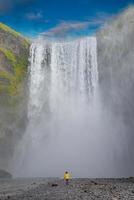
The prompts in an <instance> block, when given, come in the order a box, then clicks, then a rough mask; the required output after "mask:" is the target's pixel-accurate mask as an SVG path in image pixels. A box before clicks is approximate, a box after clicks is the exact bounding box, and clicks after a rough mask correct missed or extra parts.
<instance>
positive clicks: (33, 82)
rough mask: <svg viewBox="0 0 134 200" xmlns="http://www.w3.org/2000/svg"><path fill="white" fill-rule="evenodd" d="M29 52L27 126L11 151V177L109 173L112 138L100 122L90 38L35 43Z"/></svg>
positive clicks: (93, 48) (93, 46)
mask: <svg viewBox="0 0 134 200" xmlns="http://www.w3.org/2000/svg"><path fill="white" fill-rule="evenodd" d="M30 52H31V54H30V63H31V65H30V68H29V105H28V119H29V122H28V127H27V131H26V133H25V135H24V138H23V140H22V142H21V145H19V148H18V149H17V150H16V154H15V163H17V165H16V166H17V167H14V174H15V175H17V176H47V177H48V176H61V175H62V174H63V172H64V171H65V170H69V171H71V172H72V173H73V175H74V176H76V177H84V176H85V177H87V176H88V177H89V176H90V177H91V176H92V177H100V176H105V175H106V174H109V176H110V175H111V174H114V167H113V154H112V153H113V152H112V151H111V149H110V146H112V145H113V143H114V142H115V137H114V134H111V136H110V135H109V136H108V137H107V130H108V131H109V132H110V130H109V128H107V126H108V127H109V124H108V122H107V118H108V116H106V117H105V116H103V119H102V115H101V109H100V101H99V98H98V96H99V95H98V69H97V42H96V38H95V37H86V38H81V39H77V40H74V41H68V42H67V41H66V42H56V41H48V40H45V39H43V38H39V39H37V40H35V41H34V42H33V44H32V45H31V51H30ZM106 123H107V125H106ZM114 147H115V149H116V146H115V145H114ZM106 150H107V151H106ZM104 163H105V164H104ZM110 168H111V170H107V169H110Z"/></svg>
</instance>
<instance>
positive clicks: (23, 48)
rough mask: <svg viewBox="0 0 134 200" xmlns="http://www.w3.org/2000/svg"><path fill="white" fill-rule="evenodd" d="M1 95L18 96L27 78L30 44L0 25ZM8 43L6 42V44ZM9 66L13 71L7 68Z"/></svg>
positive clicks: (14, 32)
mask: <svg viewBox="0 0 134 200" xmlns="http://www.w3.org/2000/svg"><path fill="white" fill-rule="evenodd" d="M0 36H1V38H2V40H1V41H0V54H3V57H1V59H2V60H0V94H1V93H3V92H4V93H6V94H8V95H10V96H16V95H18V94H19V93H20V92H21V89H22V87H23V80H24V78H25V77H26V72H27V66H28V56H29V55H28V54H29V46H30V42H29V41H28V40H27V39H26V38H24V37H22V36H21V35H20V34H19V33H17V32H16V31H14V30H12V29H11V28H9V27H8V26H6V25H4V24H2V23H0ZM5 41H6V42H5ZM8 65H9V68H11V71H10V70H8V69H7V68H6V66H8Z"/></svg>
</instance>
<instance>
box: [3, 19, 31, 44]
mask: <svg viewBox="0 0 134 200" xmlns="http://www.w3.org/2000/svg"><path fill="white" fill-rule="evenodd" d="M0 29H1V30H3V31H5V32H8V33H10V34H11V35H13V36H14V37H16V38H21V39H22V40H23V41H22V44H23V45H24V46H25V47H26V48H27V47H28V46H29V44H30V41H29V40H28V39H27V38H25V37H23V36H22V35H21V34H20V33H18V32H17V31H15V30H13V29H11V28H10V27H9V26H7V25H5V24H3V23H1V22H0Z"/></svg>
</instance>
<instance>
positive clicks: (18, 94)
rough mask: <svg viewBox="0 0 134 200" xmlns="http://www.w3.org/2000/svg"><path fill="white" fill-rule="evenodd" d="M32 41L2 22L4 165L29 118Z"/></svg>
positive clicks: (0, 150)
mask: <svg viewBox="0 0 134 200" xmlns="http://www.w3.org/2000/svg"><path fill="white" fill-rule="evenodd" d="M29 46H30V43H29V41H28V40H27V39H26V38H24V37H23V36H21V35H20V34H19V33H17V32H16V31H14V30H12V29H11V28H9V27H8V26H6V25H4V24H2V23H0V168H5V169H7V166H8V163H9V161H10V158H11V157H12V154H13V150H14V146H15V145H16V142H17V141H18V140H19V138H20V137H21V133H22V132H23V130H24V128H25V122H26V106H27V100H26V92H25V82H26V81H25V80H26V77H27V67H28V57H29Z"/></svg>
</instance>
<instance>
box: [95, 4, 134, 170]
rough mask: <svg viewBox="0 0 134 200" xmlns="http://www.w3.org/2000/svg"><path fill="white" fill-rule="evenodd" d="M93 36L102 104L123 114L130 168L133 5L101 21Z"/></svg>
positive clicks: (133, 116)
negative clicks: (103, 21) (112, 17)
mask: <svg viewBox="0 0 134 200" xmlns="http://www.w3.org/2000/svg"><path fill="white" fill-rule="evenodd" d="M97 40H98V67H99V76H100V77H99V80H100V91H101V94H102V95H101V97H102V99H103V102H104V106H108V107H109V108H110V109H111V110H112V111H113V112H114V114H116V116H118V117H122V118H123V123H124V124H125V127H126V130H127V131H126V132H127V135H126V139H127V140H128V143H127V147H126V149H127V150H128V151H127V152H126V159H127V162H126V163H129V164H130V170H131V171H132V168H133V164H134V161H133V159H132V158H133V153H134V149H133V141H134V134H133V130H134V7H133V6H132V7H129V8H128V9H127V10H125V11H124V12H123V13H121V14H120V15H118V16H116V17H114V19H112V20H111V21H110V22H109V23H108V24H107V25H105V27H104V28H103V29H102V30H101V31H99V32H98V33H97ZM124 158H125V155H124ZM126 159H124V160H125V161H126ZM131 167H132V168H131Z"/></svg>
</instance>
